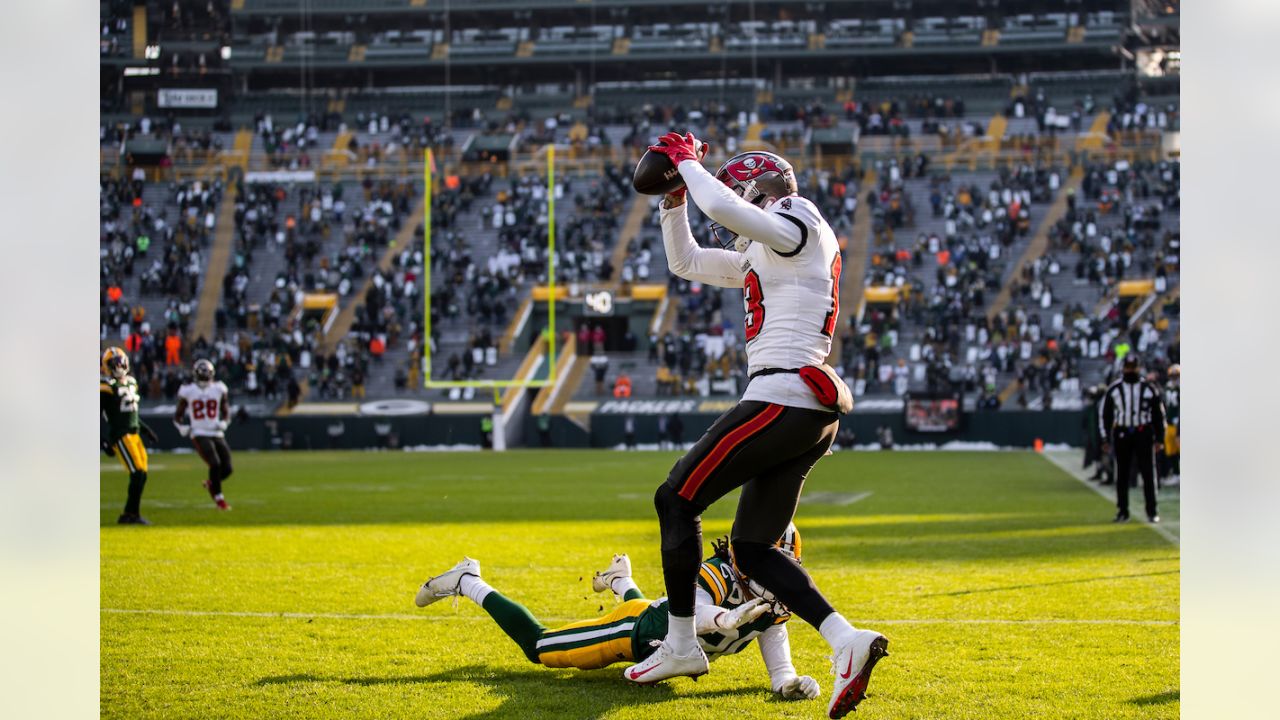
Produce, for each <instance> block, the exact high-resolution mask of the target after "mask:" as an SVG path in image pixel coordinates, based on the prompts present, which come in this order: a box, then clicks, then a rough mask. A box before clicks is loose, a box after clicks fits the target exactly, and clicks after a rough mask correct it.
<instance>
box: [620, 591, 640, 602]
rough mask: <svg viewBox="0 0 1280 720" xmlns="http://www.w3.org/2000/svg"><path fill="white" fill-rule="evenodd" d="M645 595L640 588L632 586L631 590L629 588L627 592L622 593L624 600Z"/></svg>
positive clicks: (635, 598)
mask: <svg viewBox="0 0 1280 720" xmlns="http://www.w3.org/2000/svg"><path fill="white" fill-rule="evenodd" d="M643 597H644V593H642V592H640V590H639V589H637V588H631V589H630V590H628V591H627V592H626V593H624V594H623V595H622V600H623V601H624V602H625V601H627V600H639V599H640V598H643Z"/></svg>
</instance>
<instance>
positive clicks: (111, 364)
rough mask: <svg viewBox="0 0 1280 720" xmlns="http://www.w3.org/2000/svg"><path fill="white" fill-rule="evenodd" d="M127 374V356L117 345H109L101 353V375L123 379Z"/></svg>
mask: <svg viewBox="0 0 1280 720" xmlns="http://www.w3.org/2000/svg"><path fill="white" fill-rule="evenodd" d="M128 374H129V356H128V355H127V354H125V351H124V350H121V349H120V348H118V347H109V348H107V349H106V351H104V352H103V353H102V376H103V377H113V378H115V379H117V380H123V379H124V378H125V376H127V375H128Z"/></svg>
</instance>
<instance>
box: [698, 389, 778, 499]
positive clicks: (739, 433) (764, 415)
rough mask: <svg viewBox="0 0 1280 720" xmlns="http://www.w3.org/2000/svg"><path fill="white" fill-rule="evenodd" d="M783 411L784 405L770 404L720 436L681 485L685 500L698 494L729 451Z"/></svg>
mask: <svg viewBox="0 0 1280 720" xmlns="http://www.w3.org/2000/svg"><path fill="white" fill-rule="evenodd" d="M782 411H783V407H782V406H781V405H773V404H770V405H769V406H768V407H766V408H765V409H764V410H761V411H760V412H759V414H757V415H756V416H754V417H752V418H751V419H750V420H748V421H746V422H745V423H743V424H741V425H739V426H738V427H736V428H734V429H733V430H732V431H730V432H729V433H728V434H727V435H725V436H724V437H722V438H720V442H718V443H716V446H715V447H714V448H712V449H711V452H709V453H707V456H706V457H705V458H703V459H702V462H700V463H698V467H696V468H694V469H693V472H691V473H689V479H688V480H685V481H684V485H682V486H680V492H679V495H680V497H682V498H684V499H685V500H692V499H693V496H694V495H697V494H698V489H699V488H701V487H702V484H703V483H704V482H706V480H707V478H709V477H711V473H713V472H715V471H716V469H717V468H718V467H720V465H721V463H723V462H724V459H725V458H726V457H728V456H729V453H731V452H733V450H734V449H735V448H737V447H738V446H739V445H741V444H742V443H744V442H746V441H747V440H749V439H751V437H752V436H753V435H756V434H757V433H759V432H760V431H761V430H763V429H764V428H765V426H767V425H768V424H769V423H771V422H773V421H774V419H775V418H777V417H778V416H779V415H781V414H782Z"/></svg>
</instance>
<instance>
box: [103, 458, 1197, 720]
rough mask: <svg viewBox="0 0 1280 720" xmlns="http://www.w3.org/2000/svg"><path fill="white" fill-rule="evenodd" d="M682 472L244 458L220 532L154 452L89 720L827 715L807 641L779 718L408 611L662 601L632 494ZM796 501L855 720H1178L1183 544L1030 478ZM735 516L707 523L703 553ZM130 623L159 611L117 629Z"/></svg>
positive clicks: (1038, 467) (830, 478)
mask: <svg viewBox="0 0 1280 720" xmlns="http://www.w3.org/2000/svg"><path fill="white" fill-rule="evenodd" d="M674 458H675V455H674V454H671V453H617V452H606V451H554V452H538V451H519V452H510V453H506V454H497V455H495V454H480V453H461V454H408V453H361V452H352V453H330V452H314V453H277V454H266V453H240V454H238V455H236V458H235V461H236V468H237V469H236V474H235V476H233V477H232V479H231V480H230V481H229V482H228V484H227V488H226V491H227V496H228V499H229V500H230V502H231V504H232V505H233V506H234V508H235V509H234V511H233V512H231V513H228V514H219V513H216V512H215V511H214V510H213V509H212V505H211V503H210V502H209V500H208V497H207V495H205V494H204V491H203V490H202V488H201V487H200V482H201V479H202V478H203V472H204V468H203V465H201V463H200V461H199V459H198V458H196V457H195V456H192V455H157V456H155V457H153V458H152V465H153V468H152V473H151V481H150V484H149V486H148V488H147V494H146V498H145V500H144V514H145V515H147V516H148V517H149V518H150V519H151V520H152V521H153V522H154V523H155V526H153V527H150V528H135V527H118V526H116V525H114V524H113V523H114V521H115V517H116V515H117V514H118V513H119V507H120V503H121V502H122V501H123V497H124V486H125V476H124V473H123V472H121V471H120V470H119V468H118V465H105V464H104V466H103V468H104V471H103V473H102V513H101V519H102V523H103V526H102V530H101V558H102V559H101V563H102V590H101V592H102V597H101V604H102V608H103V612H102V615H101V620H102V624H101V632H102V646H101V649H102V656H101V710H102V715H103V716H104V717H113V718H140V717H157V718H159V717H163V718H175V717H199V718H263V717H290V718H311V717H314V718H337V717H341V718H363V717H369V718H390V717H414V718H635V719H637V720H654V719H655V718H672V717H690V718H692V717H703V716H706V714H707V713H708V712H710V711H714V710H720V709H723V708H727V707H731V708H732V712H734V713H736V714H737V715H738V716H740V717H743V718H776V717H794V718H817V717H823V716H825V709H826V705H825V703H826V700H827V694H828V692H829V690H830V688H831V675H830V674H829V667H830V665H829V663H828V662H827V660H826V659H825V656H826V655H827V653H828V649H827V647H826V645H825V643H823V642H822V640H821V638H820V637H819V636H818V634H817V633H816V632H815V631H814V630H813V629H812V628H809V627H808V626H806V625H805V624H804V623H803V622H802V621H799V620H796V621H794V622H793V623H792V625H791V628H792V629H791V644H792V654H793V657H794V659H795V664H796V667H797V669H798V670H799V672H801V673H802V674H809V675H812V676H814V677H815V678H817V679H818V681H819V682H820V683H821V684H822V687H823V697H822V698H821V699H819V700H813V701H804V702H781V701H777V700H775V699H774V698H773V697H772V696H771V694H770V693H769V692H768V679H767V675H766V673H765V670H764V666H763V663H762V662H761V660H760V657H759V653H758V652H756V651H755V650H754V649H750V648H749V649H748V650H747V651H745V652H744V653H742V654H741V655H738V656H733V657H728V658H723V659H721V660H719V661H717V662H716V663H715V664H714V665H713V667H712V672H711V674H710V675H708V676H706V677H704V678H702V679H701V681H699V682H697V683H693V682H690V681H688V680H677V681H672V682H668V683H663V684H662V685H661V686H659V687H656V688H636V687H630V686H628V685H627V684H626V683H625V681H623V680H622V678H621V675H620V673H621V669H622V667H623V666H622V665H615V666H613V667H610V668H607V669H605V670H600V671H594V672H577V671H571V670H550V669H546V668H542V667H538V666H535V665H532V664H530V663H529V662H528V661H527V660H525V659H524V657H523V656H522V655H521V654H520V653H519V651H518V650H517V649H516V646H515V644H514V643H512V642H511V641H510V640H508V639H507V638H506V636H505V635H503V634H502V632H501V631H500V630H499V629H498V628H497V627H496V626H495V625H494V624H492V623H491V622H490V621H489V620H488V616H487V615H485V614H484V612H483V611H482V610H480V609H479V608H477V607H476V606H474V605H473V604H471V603H470V602H469V601H467V600H465V599H463V600H462V601H461V603H460V604H459V605H458V607H457V608H456V609H455V608H454V607H452V606H451V604H450V603H449V602H441V603H437V604H436V605H433V606H431V607H429V608H426V609H424V610H419V609H417V608H415V607H414V606H413V601H412V598H413V594H414V592H415V591H416V589H417V586H418V585H419V584H420V583H421V582H422V581H423V580H424V579H425V578H426V577H427V576H429V575H432V574H435V573H438V572H441V571H442V570H444V569H447V568H449V567H450V566H452V565H453V563H454V562H456V561H457V560H458V559H459V558H460V557H461V556H462V555H463V554H468V555H471V556H472V557H475V558H477V559H479V560H480V561H481V563H482V565H483V568H484V575H485V578H486V579H487V580H488V581H489V582H490V583H491V584H492V585H493V586H494V587H496V588H497V589H499V590H501V591H502V592H503V593H504V594H507V595H508V596H510V597H512V598H514V599H517V600H519V601H521V602H523V603H524V604H526V605H527V606H528V607H529V608H530V609H531V610H532V611H533V612H534V613H535V614H537V615H538V616H539V617H540V618H541V619H543V621H544V622H546V623H547V624H549V625H554V624H558V623H562V622H567V621H571V620H577V619H584V618H588V617H594V616H596V615H598V614H600V613H601V610H602V609H603V608H604V607H605V606H608V605H610V604H611V603H612V599H611V598H608V597H605V596H599V595H594V594H593V593H591V590H590V581H589V576H590V573H591V571H592V570H594V569H597V568H600V567H603V566H604V565H606V564H607V563H608V560H609V558H610V555H611V554H612V553H614V552H627V553H629V554H630V555H631V558H632V562H633V564H634V566H635V574H636V581H637V582H638V583H639V584H640V586H641V588H643V589H644V590H646V591H647V593H648V594H649V595H650V596H651V597H656V596H658V595H661V594H662V579H661V578H662V576H661V567H660V565H659V559H658V535H657V521H656V519H655V517H654V514H653V509H652V499H651V498H652V493H653V490H654V488H655V487H656V484H657V483H658V482H660V481H661V479H662V478H664V477H665V474H666V472H667V470H668V469H669V468H670V466H671V463H672V462H673V461H674ZM862 493H870V494H869V495H866V496H865V497H862V499H859V500H857V501H855V502H852V503H849V502H848V501H849V500H852V499H853V498H856V497H857V496H858V495H859V494H862ZM806 495H807V497H808V498H809V499H811V500H813V501H812V502H805V503H803V504H802V505H801V506H800V511H799V513H798V515H797V518H796V521H797V525H798V526H799V527H800V530H801V532H802V533H803V535H804V551H805V565H806V567H808V568H809V570H810V572H811V573H812V574H813V576H814V578H815V579H816V581H817V582H818V584H819V585H820V587H822V588H823V590H824V592H826V593H827V595H828V597H829V598H830V599H831V600H832V602H833V604H835V606H836V607H837V608H838V609H840V610H841V611H842V612H843V613H844V614H845V615H846V616H847V617H848V618H850V620H852V621H853V622H854V624H855V625H858V626H865V627H871V628H875V629H878V630H880V631H882V632H884V633H885V634H886V635H888V636H889V638H890V651H891V652H892V656H891V657H890V658H888V659H887V660H886V661H884V662H883V663H881V664H880V666H879V668H878V669H877V670H876V674H875V678H874V681H873V682H872V685H871V689H870V693H869V697H868V699H867V701H866V702H865V703H864V704H863V705H862V707H861V709H860V710H859V711H858V713H857V716H858V717H861V718H1031V717H1036V718H1099V719H1102V718H1106V719H1107V720H1111V719H1114V718H1143V719H1146V718H1176V717H1178V713H1179V684H1178V668H1179V644H1178V643H1179V626H1178V624H1177V623H1178V603H1179V600H1178V598H1179V595H1178V588H1179V554H1178V550H1177V548H1176V547H1174V546H1173V545H1172V544H1170V543H1169V542H1167V541H1166V540H1164V539H1163V538H1161V537H1160V536H1158V535H1156V534H1155V533H1154V532H1152V531H1151V530H1150V529H1148V528H1146V527H1143V526H1142V525H1139V524H1136V523H1131V524H1129V525H1122V526H1115V525H1112V524H1111V523H1109V522H1108V521H1109V520H1110V518H1111V515H1112V510H1111V508H1110V506H1109V505H1108V503H1107V502H1106V500H1104V499H1103V498H1101V497H1099V496H1097V495H1095V494H1093V493H1091V492H1089V491H1088V490H1087V489H1086V488H1084V487H1083V486H1082V485H1080V483H1079V482H1077V481H1076V480H1074V479H1072V478H1070V477H1069V476H1068V475H1067V474H1066V473H1064V472H1063V471H1062V470H1060V469H1058V468H1056V467H1054V466H1053V465H1051V464H1050V463H1049V462H1047V461H1046V460H1045V459H1044V458H1042V457H1039V456H1037V455H1035V454H1032V453H941V452H939V453H843V454H838V455H834V456H832V457H828V458H825V459H824V460H822V461H821V462H820V463H819V464H818V466H817V468H816V469H815V470H814V472H813V474H812V475H811V476H810V479H809V482H808V487H807V488H806ZM733 507H734V501H733V498H732V497H730V498H726V499H725V500H724V501H722V502H721V503H720V504H718V505H717V506H715V507H713V508H712V509H711V510H709V511H708V512H707V514H706V516H705V517H704V530H705V534H706V537H707V539H708V540H709V539H710V538H712V537H715V536H716V535H718V534H721V533H725V532H727V531H728V528H729V525H730V522H731V519H732V513H733ZM134 610H145V611H159V612H147V613H136V612H120V611H134ZM235 613H241V614H240V615H237V614H235ZM281 613H289V614H291V615H280V614H281Z"/></svg>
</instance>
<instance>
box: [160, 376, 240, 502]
mask: <svg viewBox="0 0 1280 720" xmlns="http://www.w3.org/2000/svg"><path fill="white" fill-rule="evenodd" d="M191 374H192V375H193V376H194V377H195V379H196V381H195V382H192V383H186V384H184V385H183V386H182V387H181V388H179V389H178V407H177V408H176V409H175V410H174V411H173V424H174V425H176V426H177V427H178V433H179V434H181V435H182V437H187V436H190V437H191V444H192V445H195V447H196V452H197V453H199V454H200V459H201V460H203V461H204V464H205V465H208V466H209V479H208V480H205V481H204V489H205V490H208V491H209V497H211V498H213V504H214V505H216V506H217V508H218V509H219V510H230V509H231V506H230V505H228V504H227V500H226V498H224V497H223V496H222V481H223V480H226V479H227V478H229V477H231V446H230V445H227V440H226V437H225V435H226V432H227V426H228V425H230V424H231V404H230V402H228V400H229V398H228V397H227V396H228V392H227V385H226V383H224V382H222V381H221V380H215V379H214V370H213V363H212V362H210V361H208V360H204V359H200V360H197V361H196V363H195V365H193V366H192V367H191Z"/></svg>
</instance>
